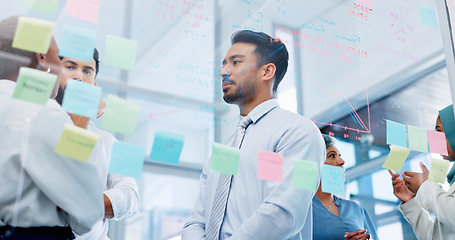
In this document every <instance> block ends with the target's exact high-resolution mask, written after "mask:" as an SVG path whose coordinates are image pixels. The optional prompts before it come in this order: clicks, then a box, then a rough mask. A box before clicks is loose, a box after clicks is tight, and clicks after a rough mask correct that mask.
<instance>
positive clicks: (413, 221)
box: [398, 198, 439, 239]
mask: <svg viewBox="0 0 455 240" xmlns="http://www.w3.org/2000/svg"><path fill="white" fill-rule="evenodd" d="M398 210H399V211H400V212H401V213H402V214H403V217H404V218H405V219H406V221H408V222H409V224H410V225H411V226H412V229H413V231H414V234H415V235H416V236H417V238H419V239H432V238H433V237H437V236H438V234H439V233H438V231H435V229H436V228H437V225H438V221H437V219H436V221H433V219H432V217H431V216H430V215H429V214H428V212H426V211H424V210H423V208H422V206H421V205H420V203H419V202H418V201H416V199H415V198H413V199H411V200H409V201H408V202H406V203H402V204H400V205H399V206H398Z"/></svg>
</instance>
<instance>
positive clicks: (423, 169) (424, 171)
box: [420, 162, 429, 174]
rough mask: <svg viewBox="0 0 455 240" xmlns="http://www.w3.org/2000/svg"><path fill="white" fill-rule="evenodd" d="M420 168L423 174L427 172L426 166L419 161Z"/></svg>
mask: <svg viewBox="0 0 455 240" xmlns="http://www.w3.org/2000/svg"><path fill="white" fill-rule="evenodd" d="M420 169H422V172H423V173H425V174H427V173H428V172H429V171H428V168H427V167H426V166H425V164H423V162H420Z"/></svg>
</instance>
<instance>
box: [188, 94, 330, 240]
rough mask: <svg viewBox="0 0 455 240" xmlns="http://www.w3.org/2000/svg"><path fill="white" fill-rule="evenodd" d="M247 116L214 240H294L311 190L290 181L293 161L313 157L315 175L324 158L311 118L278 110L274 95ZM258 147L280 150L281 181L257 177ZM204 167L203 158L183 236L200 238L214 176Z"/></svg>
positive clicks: (213, 189)
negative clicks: (248, 120)
mask: <svg viewBox="0 0 455 240" xmlns="http://www.w3.org/2000/svg"><path fill="white" fill-rule="evenodd" d="M248 116H249V117H250V118H251V119H252V121H253V122H252V124H250V125H249V127H248V128H247V129H246V132H245V137H244V140H243V143H242V147H241V149H240V162H239V171H238V174H237V175H235V176H233V178H232V183H231V189H230V193H229V198H228V204H227V209H226V215H225V218H224V221H223V223H222V226H221V234H220V239H230V240H234V239H248V240H251V239H261V240H267V239H270V240H280V239H283V240H288V239H292V240H296V239H299V240H300V239H302V238H301V234H302V232H301V230H302V227H303V226H304V224H311V222H309V223H308V221H307V223H305V221H306V219H307V214H308V213H309V211H310V209H311V200H312V198H313V196H314V191H308V190H304V189H300V188H295V187H294V186H293V184H292V174H293V165H294V163H293V162H294V160H295V159H305V160H309V161H313V162H315V163H317V164H318V166H319V174H320V169H321V168H320V167H321V164H322V162H323V161H324V160H325V145H324V141H323V139H322V136H321V134H320V132H319V129H318V128H317V127H316V125H315V124H314V123H313V122H312V121H311V120H309V119H308V118H306V117H303V116H301V115H298V114H295V113H292V112H289V111H286V110H283V109H281V108H280V107H279V106H278V101H277V100H275V99H271V100H268V101H265V102H263V103H261V104H260V105H258V106H257V107H255V108H254V109H253V110H252V111H251V112H250V113H249V114H248ZM229 144H232V139H231V141H230V142H229ZM259 150H265V151H271V152H277V153H280V154H283V156H284V163H283V183H279V182H271V181H266V180H261V179H258V174H257V154H258V151H259ZM209 166H210V165H209V161H207V162H206V164H205V165H204V168H203V171H202V174H201V185H200V193H199V197H198V198H197V200H196V203H195V206H194V208H193V211H192V212H191V214H190V217H189V218H188V220H187V223H186V224H185V226H184V229H183V235H182V237H183V239H184V240H185V239H187V240H197V239H205V228H206V224H208V223H209V222H210V213H211V209H212V204H213V198H214V195H215V192H216V188H217V185H218V180H219V177H220V174H219V173H217V172H214V171H212V170H210V167H209ZM318 176H319V175H318ZM305 229H307V228H305ZM310 229H311V228H310Z"/></svg>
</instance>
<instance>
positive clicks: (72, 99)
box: [62, 79, 101, 118]
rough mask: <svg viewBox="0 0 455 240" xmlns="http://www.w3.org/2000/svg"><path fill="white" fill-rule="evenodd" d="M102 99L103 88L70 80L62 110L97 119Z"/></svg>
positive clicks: (67, 84)
mask: <svg viewBox="0 0 455 240" xmlns="http://www.w3.org/2000/svg"><path fill="white" fill-rule="evenodd" d="M100 99H101V87H98V86H95V85H92V84H89V83H85V82H81V81H77V80H71V79H70V80H68V82H67V83H66V89H65V95H64V96H63V102H62V108H63V109H64V110H65V111H66V112H68V113H72V114H77V115H81V116H84V117H88V118H96V116H97V115H98V106H99V104H100Z"/></svg>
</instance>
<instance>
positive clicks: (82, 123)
mask: <svg viewBox="0 0 455 240" xmlns="http://www.w3.org/2000/svg"><path fill="white" fill-rule="evenodd" d="M68 115H70V117H71V120H73V124H74V125H75V126H78V127H81V128H83V129H87V128H88V125H89V124H90V118H88V117H83V116H80V115H76V114H68Z"/></svg>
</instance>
